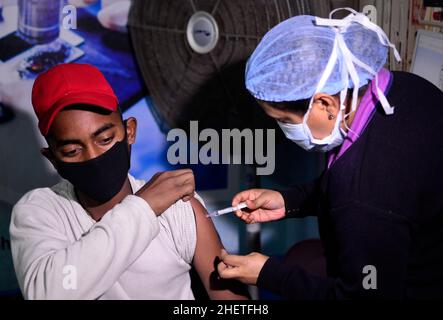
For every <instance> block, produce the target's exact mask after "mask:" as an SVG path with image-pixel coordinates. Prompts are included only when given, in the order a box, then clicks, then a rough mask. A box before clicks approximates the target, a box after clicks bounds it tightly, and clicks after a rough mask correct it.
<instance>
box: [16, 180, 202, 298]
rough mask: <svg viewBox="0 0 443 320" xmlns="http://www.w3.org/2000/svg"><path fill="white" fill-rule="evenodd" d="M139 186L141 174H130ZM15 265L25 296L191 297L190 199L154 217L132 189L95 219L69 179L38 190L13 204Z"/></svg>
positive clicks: (193, 235) (193, 231)
mask: <svg viewBox="0 0 443 320" xmlns="http://www.w3.org/2000/svg"><path fill="white" fill-rule="evenodd" d="M129 179H130V183H131V186H132V189H133V190H134V192H136V191H138V190H139V189H140V188H141V187H142V186H143V185H144V183H145V182H144V181H140V180H136V179H134V178H133V177H131V176H129ZM10 235H11V249H12V256H13V261H14V268H15V272H16V274H17V278H18V282H19V284H20V288H21V290H22V293H23V295H24V297H25V298H26V299H193V298H194V296H193V294H192V290H191V286H190V275H189V270H190V268H191V265H190V264H191V262H192V259H193V256H194V251H195V246H196V226H195V217H194V212H193V210H192V207H191V205H190V204H189V202H186V203H185V202H183V201H181V200H180V201H178V202H177V203H176V204H174V205H173V206H171V207H170V208H169V209H168V210H166V211H165V212H164V213H163V214H162V215H161V216H159V217H156V215H155V214H154V212H153V211H152V209H151V208H150V206H149V204H148V203H147V202H146V201H145V200H143V199H141V198H140V197H137V196H134V195H129V196H127V197H126V198H125V199H124V200H123V201H122V202H121V203H120V204H118V205H116V206H115V207H114V208H113V209H112V210H110V211H109V212H107V213H106V214H105V215H104V217H103V218H102V219H101V220H100V221H99V222H96V221H95V220H93V219H92V218H91V217H90V215H89V214H88V213H87V212H86V211H85V210H84V209H83V207H82V206H81V205H80V204H79V203H78V200H77V199H76V196H75V193H74V188H73V186H72V184H71V183H69V182H68V181H66V180H63V181H62V182H60V183H59V184H57V185H55V186H53V187H52V188H41V189H35V190H32V191H30V192H28V193H27V194H26V195H24V196H23V197H22V198H21V199H20V201H19V202H18V203H17V204H16V205H15V206H14V208H13V212H12V218H11V225H10Z"/></svg>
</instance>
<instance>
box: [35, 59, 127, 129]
mask: <svg viewBox="0 0 443 320" xmlns="http://www.w3.org/2000/svg"><path fill="white" fill-rule="evenodd" d="M73 104H87V105H93V106H96V107H100V108H103V109H106V110H109V111H117V109H118V99H117V96H116V95H115V93H114V91H113V90H112V87H111V85H110V84H109V83H108V81H106V79H105V77H104V76H103V74H102V73H101V72H100V70H98V69H97V68H96V67H94V66H91V65H88V64H78V63H65V64H60V65H57V66H55V67H53V68H51V69H49V70H48V71H46V72H44V73H42V74H41V75H39V76H38V77H37V79H35V82H34V86H33V87H32V105H33V107H34V111H35V114H36V115H37V118H38V121H39V122H38V127H39V129H40V132H41V133H42V135H43V136H46V135H47V134H48V132H49V128H50V127H51V124H52V121H54V118H55V116H56V115H57V113H59V112H60V111H61V110H62V109H63V108H65V107H67V106H70V105H73Z"/></svg>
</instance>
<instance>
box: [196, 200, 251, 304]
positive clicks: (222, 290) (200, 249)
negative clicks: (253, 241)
mask: <svg viewBox="0 0 443 320" xmlns="http://www.w3.org/2000/svg"><path fill="white" fill-rule="evenodd" d="M191 205H192V208H193V210H194V215H195V222H196V229H197V245H196V248H195V254H194V260H193V265H194V267H195V269H196V271H197V273H198V275H199V277H200V279H201V281H202V282H203V285H204V287H205V289H206V292H207V293H208V295H209V298H210V299H212V300H246V299H249V296H248V292H247V289H246V287H245V286H244V285H243V284H241V283H240V282H238V281H235V280H224V279H221V278H220V277H219V276H218V273H217V264H218V262H220V261H221V251H222V249H223V244H222V243H221V241H220V238H219V237H218V234H217V230H216V229H215V227H214V224H213V223H212V220H211V219H208V218H207V217H206V213H207V211H206V209H205V208H204V207H203V205H202V204H201V203H200V202H199V201H198V200H197V199H195V198H192V199H191Z"/></svg>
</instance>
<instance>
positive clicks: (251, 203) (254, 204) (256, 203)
mask: <svg viewBox="0 0 443 320" xmlns="http://www.w3.org/2000/svg"><path fill="white" fill-rule="evenodd" d="M265 203H266V199H265V197H262V196H259V197H258V198H257V199H254V200H247V201H246V205H247V206H248V209H251V210H255V209H259V208H261V207H262V206H263V205H264V204H265Z"/></svg>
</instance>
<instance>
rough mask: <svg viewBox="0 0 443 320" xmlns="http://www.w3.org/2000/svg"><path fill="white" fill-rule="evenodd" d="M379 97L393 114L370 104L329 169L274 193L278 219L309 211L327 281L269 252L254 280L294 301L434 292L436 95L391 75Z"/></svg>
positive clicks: (439, 203)
mask: <svg viewBox="0 0 443 320" xmlns="http://www.w3.org/2000/svg"><path fill="white" fill-rule="evenodd" d="M387 98H388V101H389V102H390V104H391V105H392V106H394V107H395V112H394V114H393V115H390V116H387V115H385V114H384V111H383V109H382V107H381V105H380V104H378V105H377V106H376V111H375V114H374V115H373V117H372V119H371V120H370V122H369V124H368V126H367V127H366V129H365V130H364V132H363V133H362V135H361V136H360V138H359V139H358V140H357V141H356V142H355V143H354V144H353V145H352V146H351V147H350V148H349V149H348V150H347V151H346V152H345V153H344V154H343V155H342V156H341V158H339V159H338V160H337V161H336V162H335V163H334V164H333V165H332V166H331V168H330V169H328V170H326V171H325V172H324V173H323V174H322V175H321V177H319V178H318V179H317V180H316V181H315V182H313V183H312V184H310V185H307V186H299V187H294V188H292V189H290V190H287V191H285V192H282V194H283V197H284V199H285V206H286V210H287V211H286V212H287V213H286V215H287V217H304V216H307V215H315V216H317V217H318V223H319V231H320V236H321V240H322V243H323V247H324V250H325V252H324V254H325V258H326V263H327V274H328V278H326V279H323V278H319V277H315V276H312V275H309V274H307V273H306V272H305V271H303V270H302V269H299V268H297V267H289V266H286V265H284V264H283V263H281V262H280V261H279V260H277V259H275V258H270V259H269V260H268V261H267V262H266V264H265V265H264V267H263V269H262V271H261V273H260V276H259V279H258V286H260V287H263V288H266V289H268V290H270V291H273V292H274V293H277V294H280V295H282V296H283V297H285V298H294V299H356V298H413V299H415V298H443V93H442V91H440V90H439V89H438V88H437V87H435V86H433V85H432V84H431V83H429V82H428V81H426V80H424V79H422V78H420V77H418V76H416V75H413V74H410V73H405V72H393V80H392V83H391V87H390V89H389V91H388V94H387ZM365 266H374V267H375V270H376V287H377V288H376V289H365V287H364V285H363V283H364V279H365V277H366V276H367V275H368V274H369V273H364V268H365ZM370 268H371V267H370ZM372 270H374V269H372ZM366 272H368V271H367V270H366ZM370 273H371V274H372V275H374V273H373V272H370ZM366 280H367V278H366ZM372 284H374V283H373V282H372Z"/></svg>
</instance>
